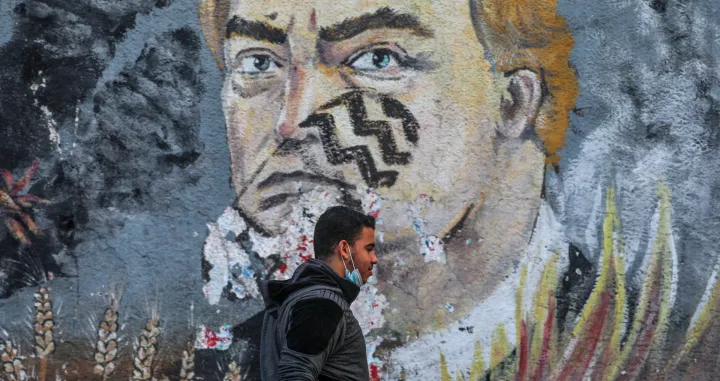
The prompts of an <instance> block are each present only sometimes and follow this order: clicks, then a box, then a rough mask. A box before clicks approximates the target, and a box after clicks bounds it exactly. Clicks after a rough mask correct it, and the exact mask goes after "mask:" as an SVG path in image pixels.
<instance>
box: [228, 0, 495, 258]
mask: <svg viewBox="0 0 720 381" xmlns="http://www.w3.org/2000/svg"><path fill="white" fill-rule="evenodd" d="M469 12H470V10H469V6H468V4H467V3H463V2H451V3H447V2H445V3H442V4H440V3H439V2H427V1H423V2H419V1H401V0H393V1H389V0H387V1H373V2H366V1H362V2H326V1H287V0H277V1H274V0H272V1H261V2H260V1H234V2H232V4H231V8H230V17H229V20H230V21H229V23H228V33H229V34H230V36H229V37H228V39H227V41H226V43H225V66H226V70H227V72H226V77H225V85H224V89H223V107H224V111H225V116H226V120H227V125H228V128H229V131H228V134H229V142H230V149H231V155H232V170H233V176H232V178H233V183H234V185H235V187H236V190H237V193H238V206H239V207H240V209H241V210H242V211H243V212H244V213H245V215H246V216H247V217H249V218H251V219H253V220H254V221H255V222H256V223H257V224H258V225H260V226H262V227H263V228H264V229H265V230H267V231H269V232H271V233H274V234H277V233H281V231H280V223H281V221H282V217H283V216H285V215H287V214H288V213H289V212H290V211H291V209H292V203H293V202H295V201H297V200H298V198H299V195H300V194H301V193H302V192H305V191H308V190H311V189H313V188H315V187H318V186H320V187H322V190H324V191H327V192H328V193H329V194H330V195H331V196H334V197H338V199H339V200H340V201H344V202H347V203H352V202H357V200H356V198H357V197H358V195H357V192H356V191H355V189H356V187H357V186H358V185H364V186H368V187H370V188H374V189H376V190H377V192H378V193H380V194H381V195H382V196H383V198H384V204H383V212H382V216H381V217H382V219H383V224H384V225H383V231H385V232H388V233H387V234H388V235H389V237H388V238H392V237H390V235H395V236H411V235H413V234H415V233H414V232H413V228H412V227H413V219H414V218H422V219H423V220H424V221H425V223H426V225H425V227H424V228H425V230H426V231H427V232H428V233H432V234H437V235H439V236H442V235H443V234H445V233H446V232H447V231H448V229H449V228H451V227H452V226H453V225H454V224H455V223H457V221H458V220H460V219H461V218H462V217H463V216H464V215H465V214H466V212H467V211H468V209H469V208H470V207H471V205H473V204H475V203H477V202H478V200H479V199H480V198H481V197H482V196H483V194H484V192H486V191H487V189H488V187H489V185H490V183H491V179H492V175H493V171H494V160H495V159H494V155H495V153H494V151H493V139H494V137H495V124H496V123H497V120H498V118H499V114H500V97H499V96H498V95H497V94H498V91H497V89H496V85H495V81H494V75H493V73H492V72H491V70H490V65H489V63H488V62H487V61H486V60H485V58H484V51H483V48H482V46H481V44H480V43H479V42H478V39H477V36H476V33H475V30H474V29H473V26H472V23H471V17H470V13H469ZM425 196H428V197H431V198H432V200H433V202H432V204H431V205H430V206H429V207H427V208H422V211H421V212H420V215H416V214H417V213H411V212H409V208H408V202H413V201H415V200H417V199H418V197H425ZM361 271H362V269H361Z"/></svg>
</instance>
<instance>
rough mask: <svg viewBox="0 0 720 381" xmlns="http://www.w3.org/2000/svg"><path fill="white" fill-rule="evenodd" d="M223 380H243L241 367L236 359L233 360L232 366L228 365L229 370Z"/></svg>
mask: <svg viewBox="0 0 720 381" xmlns="http://www.w3.org/2000/svg"><path fill="white" fill-rule="evenodd" d="M223 381H242V377H240V367H239V366H238V365H237V363H235V361H233V362H231V363H230V366H228V371H227V373H225V378H223Z"/></svg>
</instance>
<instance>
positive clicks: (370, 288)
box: [350, 277, 388, 336]
mask: <svg viewBox="0 0 720 381" xmlns="http://www.w3.org/2000/svg"><path fill="white" fill-rule="evenodd" d="M376 284H377V280H376V279H375V277H370V278H369V279H368V282H367V284H365V286H363V287H362V288H361V289H360V294H358V297H357V299H356V300H355V303H353V304H352V305H351V306H350V310H352V313H353V315H355V318H356V319H357V320H358V322H359V323H360V328H362V331H363V335H366V336H367V335H368V334H369V333H370V330H372V329H375V328H380V327H382V326H383V324H385V317H384V316H383V310H384V309H385V308H387V306H388V302H387V299H386V298H385V295H382V294H378V290H377V287H376V286H375V285H376Z"/></svg>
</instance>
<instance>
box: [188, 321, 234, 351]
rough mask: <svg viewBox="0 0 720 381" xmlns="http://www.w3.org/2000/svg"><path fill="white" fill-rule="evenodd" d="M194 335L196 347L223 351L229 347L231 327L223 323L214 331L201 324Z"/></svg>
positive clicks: (231, 336) (231, 335) (231, 337)
mask: <svg viewBox="0 0 720 381" xmlns="http://www.w3.org/2000/svg"><path fill="white" fill-rule="evenodd" d="M195 337H196V339H195V344H194V346H195V348H196V349H215V350H218V351H224V350H227V349H228V348H230V345H231V344H232V339H233V334H232V327H231V326H230V325H229V324H223V325H222V326H221V327H220V330H219V331H218V332H217V333H215V332H213V331H212V330H211V329H209V328H207V327H206V326H205V325H204V324H201V325H200V327H199V328H198V332H197V334H196V335H195Z"/></svg>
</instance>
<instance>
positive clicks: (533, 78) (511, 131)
mask: <svg viewBox="0 0 720 381" xmlns="http://www.w3.org/2000/svg"><path fill="white" fill-rule="evenodd" d="M505 77H506V79H507V82H506V84H507V87H506V88H505V91H504V92H503V95H502V98H501V99H500V107H501V108H502V109H501V114H502V120H501V121H500V123H499V125H498V130H499V132H500V133H501V134H503V135H504V136H506V137H509V138H517V137H520V136H521V135H522V134H523V132H525V129H526V128H527V127H528V126H529V125H530V124H531V122H532V121H533V120H534V119H535V116H536V115H537V112H538V109H539V108H540V101H541V99H542V83H541V81H540V78H539V76H538V75H537V74H536V73H535V72H534V71H531V70H527V69H521V70H516V71H512V72H508V73H506V74H505Z"/></svg>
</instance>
